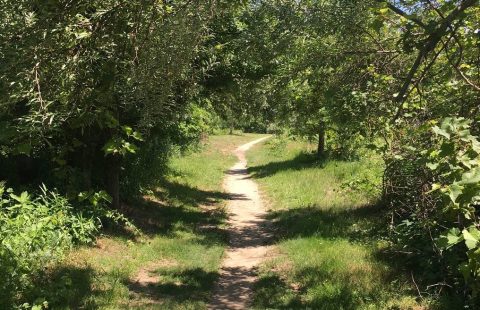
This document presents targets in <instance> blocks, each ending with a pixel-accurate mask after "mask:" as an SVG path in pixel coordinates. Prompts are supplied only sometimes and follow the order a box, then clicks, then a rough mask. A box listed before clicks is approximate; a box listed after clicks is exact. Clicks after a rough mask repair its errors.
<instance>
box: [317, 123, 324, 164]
mask: <svg viewBox="0 0 480 310" xmlns="http://www.w3.org/2000/svg"><path fill="white" fill-rule="evenodd" d="M324 155H325V126H324V125H323V123H322V122H320V126H318V145H317V157H318V158H319V159H321V158H323V156H324Z"/></svg>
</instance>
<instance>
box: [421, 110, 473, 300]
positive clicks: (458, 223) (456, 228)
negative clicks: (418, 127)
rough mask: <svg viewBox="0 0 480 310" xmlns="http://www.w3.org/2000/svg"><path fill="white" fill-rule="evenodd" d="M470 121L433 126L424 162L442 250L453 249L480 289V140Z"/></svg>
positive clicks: (469, 279)
mask: <svg viewBox="0 0 480 310" xmlns="http://www.w3.org/2000/svg"><path fill="white" fill-rule="evenodd" d="M470 126H471V121H468V120H466V119H463V118H446V119H444V120H443V121H442V123H441V126H435V127H433V132H434V133H435V135H436V137H437V143H436V144H435V147H434V148H432V149H430V150H429V151H428V152H427V154H428V155H427V158H428V163H427V166H428V167H429V169H431V170H432V172H433V173H434V183H433V184H432V189H431V191H430V192H431V193H432V194H437V195H440V197H441V203H439V204H438V205H437V208H438V209H439V210H440V214H441V215H440V218H439V222H440V221H441V222H440V223H441V224H440V225H441V226H442V227H444V228H445V232H444V233H442V234H441V235H440V236H439V237H438V241H437V245H438V246H439V248H440V249H441V250H442V251H445V250H449V251H455V252H457V253H456V254H457V255H459V256H460V260H462V262H461V263H460V264H459V266H458V267H457V268H458V270H459V271H460V272H461V273H462V274H463V277H464V279H465V281H466V283H467V285H469V287H470V288H471V289H472V293H473V297H477V296H478V294H479V293H480V284H479V281H480V245H479V240H480V230H479V228H480V222H479V221H478V219H477V217H478V215H477V214H476V208H477V206H478V204H479V202H480V142H479V141H478V138H477V137H476V136H473V135H472V134H471V132H470Z"/></svg>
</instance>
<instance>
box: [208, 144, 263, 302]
mask: <svg viewBox="0 0 480 310" xmlns="http://www.w3.org/2000/svg"><path fill="white" fill-rule="evenodd" d="M268 138H269V137H264V138H261V139H258V140H255V141H252V142H250V143H247V144H244V145H242V146H240V147H239V148H238V149H236V150H235V155H236V156H237V157H238V160H239V161H238V162H237V163H236V164H235V165H234V166H233V167H232V168H231V169H230V170H229V171H228V172H227V176H226V177H225V182H224V188H225V190H226V191H227V192H228V193H229V194H231V195H232V199H231V200H230V201H229V202H228V206H227V207H228V213H229V228H228V230H229V237H230V244H229V248H228V249H227V252H226V253H225V258H224V261H223V264H222V269H221V272H220V278H219V280H218V283H217V285H216V287H215V290H214V292H213V297H212V301H211V303H210V305H209V306H208V309H215V310H217V309H247V308H248V307H249V302H250V301H251V299H252V295H253V292H252V288H253V284H254V282H255V280H256V273H257V272H256V271H257V266H258V265H259V264H260V263H261V262H262V261H263V259H264V258H265V256H266V254H267V252H268V249H269V246H268V244H269V243H270V242H269V241H270V239H271V238H272V236H271V235H270V234H269V229H268V223H267V221H266V215H267V212H266V210H265V209H264V206H263V204H262V201H261V198H260V195H259V193H258V186H257V184H256V183H255V182H254V181H253V180H252V179H251V178H250V176H249V174H248V171H247V160H246V158H245V152H246V151H247V150H248V149H249V148H251V147H252V146H253V145H255V144H257V143H260V142H262V141H264V140H266V139H268Z"/></svg>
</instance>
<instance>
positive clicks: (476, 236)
mask: <svg viewBox="0 0 480 310" xmlns="http://www.w3.org/2000/svg"><path fill="white" fill-rule="evenodd" d="M470 126H471V122H470V121H468V120H466V119H463V118H446V119H444V120H443V122H442V123H441V124H440V125H439V126H434V127H433V130H432V131H429V132H424V133H421V135H423V139H420V141H422V142H421V143H418V146H417V147H414V146H412V145H410V146H408V147H407V148H405V149H403V151H402V153H401V154H397V155H396V156H395V157H394V158H392V159H391V160H390V162H389V165H388V168H387V170H386V174H385V186H384V188H385V198H386V201H389V202H390V206H391V208H392V211H393V215H392V219H393V223H394V224H395V225H394V226H393V228H394V229H393V232H394V234H393V236H394V237H395V238H394V241H395V243H396V244H397V246H399V247H400V248H401V249H402V251H404V252H409V253H411V254H413V257H415V258H416V259H415V265H417V266H418V267H420V268H419V269H421V270H422V271H423V273H424V275H426V277H424V278H427V279H428V281H430V282H434V281H435V282H436V283H426V284H430V287H431V288H439V289H441V288H442V287H444V286H447V285H449V286H451V287H454V288H455V289H456V290H458V291H457V292H456V293H457V294H458V293H468V295H469V296H470V297H471V298H470V299H469V301H468V302H469V303H471V304H476V303H478V296H479V294H480V230H479V228H480V221H479V220H478V216H477V214H476V211H477V209H478V206H479V205H480V142H479V141H478V138H477V137H476V136H473V135H472V134H471V132H470ZM421 130H422V129H420V130H419V131H421ZM461 282H464V284H465V285H461ZM432 284H433V285H432ZM463 288H467V290H465V291H461V290H463Z"/></svg>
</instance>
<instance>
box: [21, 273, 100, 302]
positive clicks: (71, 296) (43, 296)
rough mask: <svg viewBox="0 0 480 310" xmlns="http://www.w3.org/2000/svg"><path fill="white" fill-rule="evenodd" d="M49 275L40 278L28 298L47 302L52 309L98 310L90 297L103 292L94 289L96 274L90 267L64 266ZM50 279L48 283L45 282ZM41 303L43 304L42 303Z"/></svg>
mask: <svg viewBox="0 0 480 310" xmlns="http://www.w3.org/2000/svg"><path fill="white" fill-rule="evenodd" d="M47 272H48V275H47V276H45V275H43V276H41V277H39V280H38V281H37V283H35V286H34V288H33V289H32V291H30V292H28V296H29V297H30V298H31V299H32V300H37V303H38V302H39V301H42V300H47V301H48V303H49V305H50V307H51V306H52V305H54V307H55V308H58V309H80V308H82V309H96V308H97V307H96V305H95V304H93V299H89V300H90V302H88V301H87V299H88V297H90V296H94V295H98V294H100V293H101V292H100V291H96V290H95V289H94V286H93V285H92V284H93V281H94V275H95V272H94V270H93V269H91V268H89V267H74V266H62V267H60V268H56V269H54V270H51V271H47ZM45 277H48V281H45V280H44V279H45ZM40 303H41V302H40Z"/></svg>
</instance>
